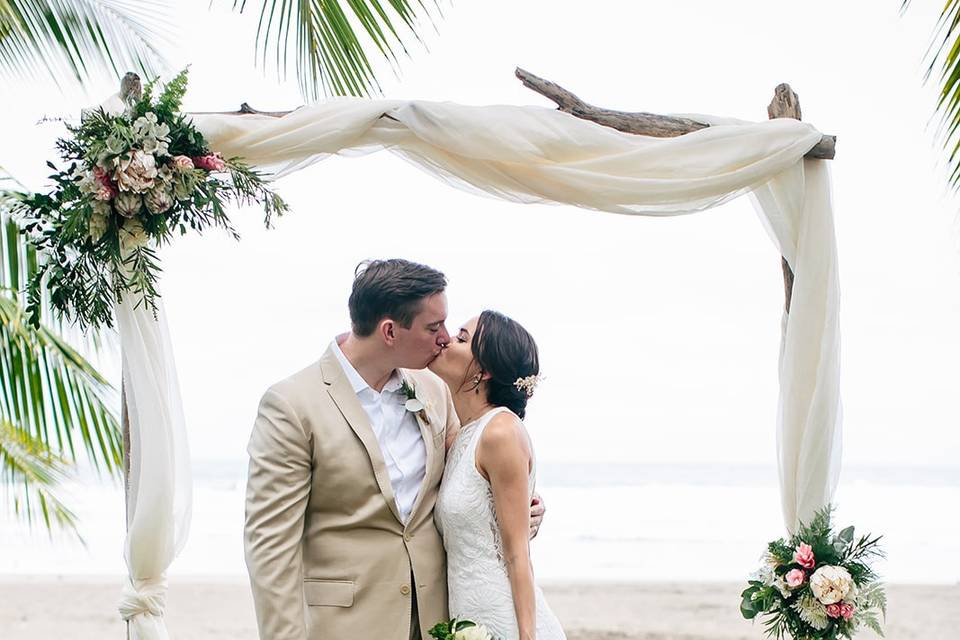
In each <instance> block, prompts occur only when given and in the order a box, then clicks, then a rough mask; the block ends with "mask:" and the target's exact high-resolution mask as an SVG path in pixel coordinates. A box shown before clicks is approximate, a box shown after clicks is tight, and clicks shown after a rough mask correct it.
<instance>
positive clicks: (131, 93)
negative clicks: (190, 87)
mask: <svg viewBox="0 0 960 640" xmlns="http://www.w3.org/2000/svg"><path fill="white" fill-rule="evenodd" d="M142 95H143V88H142V86H141V83H140V76H138V75H137V74H135V73H127V74H125V75H124V76H123V79H122V80H121V81H120V100H122V101H123V104H124V107H125V108H126V113H127V115H128V116H129V115H130V114H131V113H133V107H134V106H136V104H137V102H139V101H140V98H141V96H142ZM121 361H122V354H121ZM124 373H126V366H125V365H123V364H121V379H120V422H121V426H122V429H123V498H124V507H125V508H124V518H125V523H124V524H126V525H127V530H128V531H129V522H130V413H129V411H128V410H127V389H126V385H125V384H124V382H123V374H124ZM126 627H127V640H130V622H129V621H127V625H126Z"/></svg>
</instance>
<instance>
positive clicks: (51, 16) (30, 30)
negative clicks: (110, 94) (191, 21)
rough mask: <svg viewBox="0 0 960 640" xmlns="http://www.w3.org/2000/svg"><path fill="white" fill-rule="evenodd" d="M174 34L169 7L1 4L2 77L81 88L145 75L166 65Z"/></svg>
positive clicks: (76, 0) (96, 0)
mask: <svg viewBox="0 0 960 640" xmlns="http://www.w3.org/2000/svg"><path fill="white" fill-rule="evenodd" d="M173 33H174V24H173V20H172V14H171V6H170V3H169V2H163V1H161V0H142V1H138V2H105V1H104V0H16V1H15V2H14V1H9V0H3V1H2V2H0V74H2V75H4V76H6V77H7V78H8V79H12V78H17V79H21V80H24V81H29V82H36V81H37V80H38V79H39V78H43V77H46V78H49V79H51V80H53V81H54V82H55V83H56V84H57V86H59V87H61V88H63V87H66V86H67V85H77V86H80V85H82V84H84V83H86V82H89V81H93V80H97V79H102V78H104V77H110V76H112V77H116V78H120V77H121V76H122V75H123V73H124V72H125V71H127V70H135V71H138V72H140V73H142V74H145V75H147V76H150V75H153V74H156V73H158V72H159V71H160V70H162V69H163V68H164V66H165V64H166V63H165V60H164V57H163V55H162V54H161V53H160V52H161V51H162V50H163V49H164V48H165V45H166V44H167V42H169V41H170V40H171V37H172V35H173Z"/></svg>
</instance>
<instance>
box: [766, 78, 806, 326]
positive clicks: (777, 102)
mask: <svg viewBox="0 0 960 640" xmlns="http://www.w3.org/2000/svg"><path fill="white" fill-rule="evenodd" d="M767 115H768V116H769V117H770V119H771V120H773V119H774V118H793V119H794V120H801V117H800V115H801V114H800V97H799V96H798V95H797V94H796V92H795V91H794V90H793V89H791V88H790V85H788V84H786V83H783V84H780V85H777V88H776V89H774V90H773V100H772V101H771V102H770V104H769V105H768V106H767ZM780 268H781V269H782V270H783V295H784V309H785V310H786V312H787V313H790V301H791V300H792V299H793V269H791V268H790V265H789V264H787V259H786V258H784V257H783V256H780Z"/></svg>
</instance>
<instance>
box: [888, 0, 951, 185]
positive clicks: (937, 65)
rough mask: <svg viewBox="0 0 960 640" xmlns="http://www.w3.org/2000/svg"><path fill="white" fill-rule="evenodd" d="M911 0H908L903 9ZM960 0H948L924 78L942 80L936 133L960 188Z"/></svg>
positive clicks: (937, 29)
mask: <svg viewBox="0 0 960 640" xmlns="http://www.w3.org/2000/svg"><path fill="white" fill-rule="evenodd" d="M909 4H910V0H904V2H903V3H902V4H901V6H900V10H901V12H903V11H906V9H907V7H908V6H909ZM958 27H960V0H946V2H945V4H944V6H943V9H942V10H941V11H940V17H939V19H938V20H937V24H936V27H935V28H934V35H933V38H932V39H931V43H930V46H929V47H928V49H927V52H926V54H925V58H926V60H927V64H928V66H927V70H926V73H925V74H924V82H929V81H930V79H931V78H933V77H935V78H936V81H937V83H938V93H939V96H938V99H937V107H936V112H937V114H938V115H939V123H938V125H937V130H936V135H937V138H938V139H939V140H940V141H941V143H942V144H943V146H944V149H945V150H946V151H948V152H949V156H948V160H947V162H948V168H949V172H950V177H949V180H950V184H951V185H952V186H953V189H954V190H955V191H956V190H960V38H958V36H960V31H958Z"/></svg>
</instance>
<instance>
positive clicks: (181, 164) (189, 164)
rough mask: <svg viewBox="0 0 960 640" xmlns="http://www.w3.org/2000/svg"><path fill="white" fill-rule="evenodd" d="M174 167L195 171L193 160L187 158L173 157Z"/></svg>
mask: <svg viewBox="0 0 960 640" xmlns="http://www.w3.org/2000/svg"><path fill="white" fill-rule="evenodd" d="M173 166H174V168H175V169H181V170H185V169H193V160H191V159H190V158H188V157H187V156H174V157H173Z"/></svg>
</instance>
